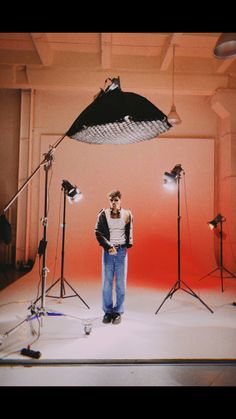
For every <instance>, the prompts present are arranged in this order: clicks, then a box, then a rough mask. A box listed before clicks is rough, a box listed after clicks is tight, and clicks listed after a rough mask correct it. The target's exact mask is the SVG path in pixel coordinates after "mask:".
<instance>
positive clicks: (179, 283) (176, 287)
mask: <svg viewBox="0 0 236 419" xmlns="http://www.w3.org/2000/svg"><path fill="white" fill-rule="evenodd" d="M180 178H181V176H180V173H179V174H178V175H177V185H178V218H177V224H178V279H177V281H176V282H175V284H174V285H173V287H172V288H171V290H170V291H169V292H168V294H167V295H166V297H165V298H164V300H163V301H162V303H161V305H160V306H159V307H158V309H157V310H156V312H155V314H157V313H158V311H159V310H160V308H161V307H162V306H163V304H164V302H165V301H166V300H167V299H168V298H172V295H173V294H174V293H175V292H176V291H178V290H179V289H182V290H183V291H185V292H187V293H188V294H190V295H192V296H193V297H195V298H197V299H198V300H199V301H201V303H202V304H203V305H204V306H205V307H206V308H207V309H208V310H209V311H210V312H211V313H213V311H212V310H211V309H210V308H209V307H208V306H207V305H206V304H205V303H204V301H202V299H201V298H200V297H199V296H198V295H197V294H196V293H195V292H194V291H193V290H192V289H191V288H190V287H189V286H188V285H187V284H186V283H185V282H184V281H182V280H181V270H180V262H181V258H180V220H181V217H180ZM183 285H184V287H185V288H184V287H183Z"/></svg>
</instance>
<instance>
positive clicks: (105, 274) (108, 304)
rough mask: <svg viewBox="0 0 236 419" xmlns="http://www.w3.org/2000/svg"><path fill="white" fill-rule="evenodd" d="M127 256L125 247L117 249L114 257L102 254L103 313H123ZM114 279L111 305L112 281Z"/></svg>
mask: <svg viewBox="0 0 236 419" xmlns="http://www.w3.org/2000/svg"><path fill="white" fill-rule="evenodd" d="M127 266H128V254H127V248H126V247H120V248H119V249H117V254H116V255H109V253H108V252H106V251H105V250H103V254H102V308H103V311H104V312H105V313H120V314H122V313H124V299H125V290H126V279H127ZM114 278H115V279H116V285H115V295H116V301H115V305H114V304H113V281H114Z"/></svg>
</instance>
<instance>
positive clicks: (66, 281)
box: [64, 279, 90, 308]
mask: <svg viewBox="0 0 236 419" xmlns="http://www.w3.org/2000/svg"><path fill="white" fill-rule="evenodd" d="M64 281H65V282H66V283H67V285H68V286H69V287H70V289H72V291H73V292H74V293H75V294H76V295H77V297H79V298H80V300H81V301H83V303H84V304H85V305H86V307H87V308H90V307H89V306H88V304H87V303H86V302H85V301H84V300H83V298H82V297H80V295H79V294H78V293H77V292H76V291H75V290H74V288H72V286H71V285H70V284H69V282H67V280H66V279H64Z"/></svg>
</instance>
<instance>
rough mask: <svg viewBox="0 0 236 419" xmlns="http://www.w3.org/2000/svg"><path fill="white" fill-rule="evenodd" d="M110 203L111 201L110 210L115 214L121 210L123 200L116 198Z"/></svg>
mask: <svg viewBox="0 0 236 419" xmlns="http://www.w3.org/2000/svg"><path fill="white" fill-rule="evenodd" d="M109 201H110V208H111V209H112V210H113V211H114V212H116V211H118V210H120V204H121V199H120V198H119V197H118V196H115V197H114V198H112V197H110V198H109Z"/></svg>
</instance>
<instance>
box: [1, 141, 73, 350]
mask: <svg viewBox="0 0 236 419" xmlns="http://www.w3.org/2000/svg"><path fill="white" fill-rule="evenodd" d="M65 136H66V134H65V135H63V137H61V138H60V139H59V140H58V141H57V142H56V143H55V144H54V145H53V146H50V150H49V151H48V153H45V154H44V156H45V157H44V159H43V160H42V162H41V163H40V164H39V165H38V167H37V168H36V169H35V170H34V172H33V173H32V174H31V175H30V177H29V178H28V179H27V180H26V182H25V183H24V184H23V185H22V186H21V188H20V189H19V190H18V191H17V193H16V194H15V195H14V196H13V197H12V199H11V200H10V202H9V203H8V204H7V205H6V207H5V208H4V211H7V209H8V208H9V207H10V205H11V204H12V203H13V202H14V201H15V199H16V198H17V196H18V195H19V194H20V193H21V192H22V191H23V189H24V188H25V187H26V185H27V184H28V183H29V181H30V180H31V179H32V178H33V176H34V175H35V174H36V173H37V172H38V170H39V169H40V167H41V166H44V171H45V192H44V218H43V220H42V224H43V239H42V240H41V241H40V244H39V254H40V255H42V256H43V262H42V271H41V283H42V284H41V296H40V297H39V298H38V299H37V301H38V300H39V299H40V300H41V305H40V307H35V303H33V304H32V305H31V306H30V307H28V308H29V309H31V314H29V315H28V316H27V317H26V318H25V319H24V320H22V321H21V322H20V323H19V324H18V325H16V326H15V327H13V328H12V329H10V330H9V331H7V332H5V333H4V334H3V335H1V336H0V344H2V342H3V340H4V338H6V337H8V336H9V335H11V334H12V333H13V332H14V331H16V330H17V329H18V328H19V327H20V326H21V325H22V324H23V323H25V322H27V321H30V320H33V319H35V318H40V320H41V325H43V316H45V315H48V316H50V315H51V316H64V314H63V313H58V312H50V311H47V310H46V308H45V296H46V291H45V289H46V277H47V272H48V268H47V267H46V246H47V206H48V199H47V198H48V170H49V168H50V167H51V164H52V160H53V151H54V149H55V148H56V147H57V146H58V145H59V144H60V143H61V141H62V140H63V139H64V138H65ZM35 302H36V301H35Z"/></svg>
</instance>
